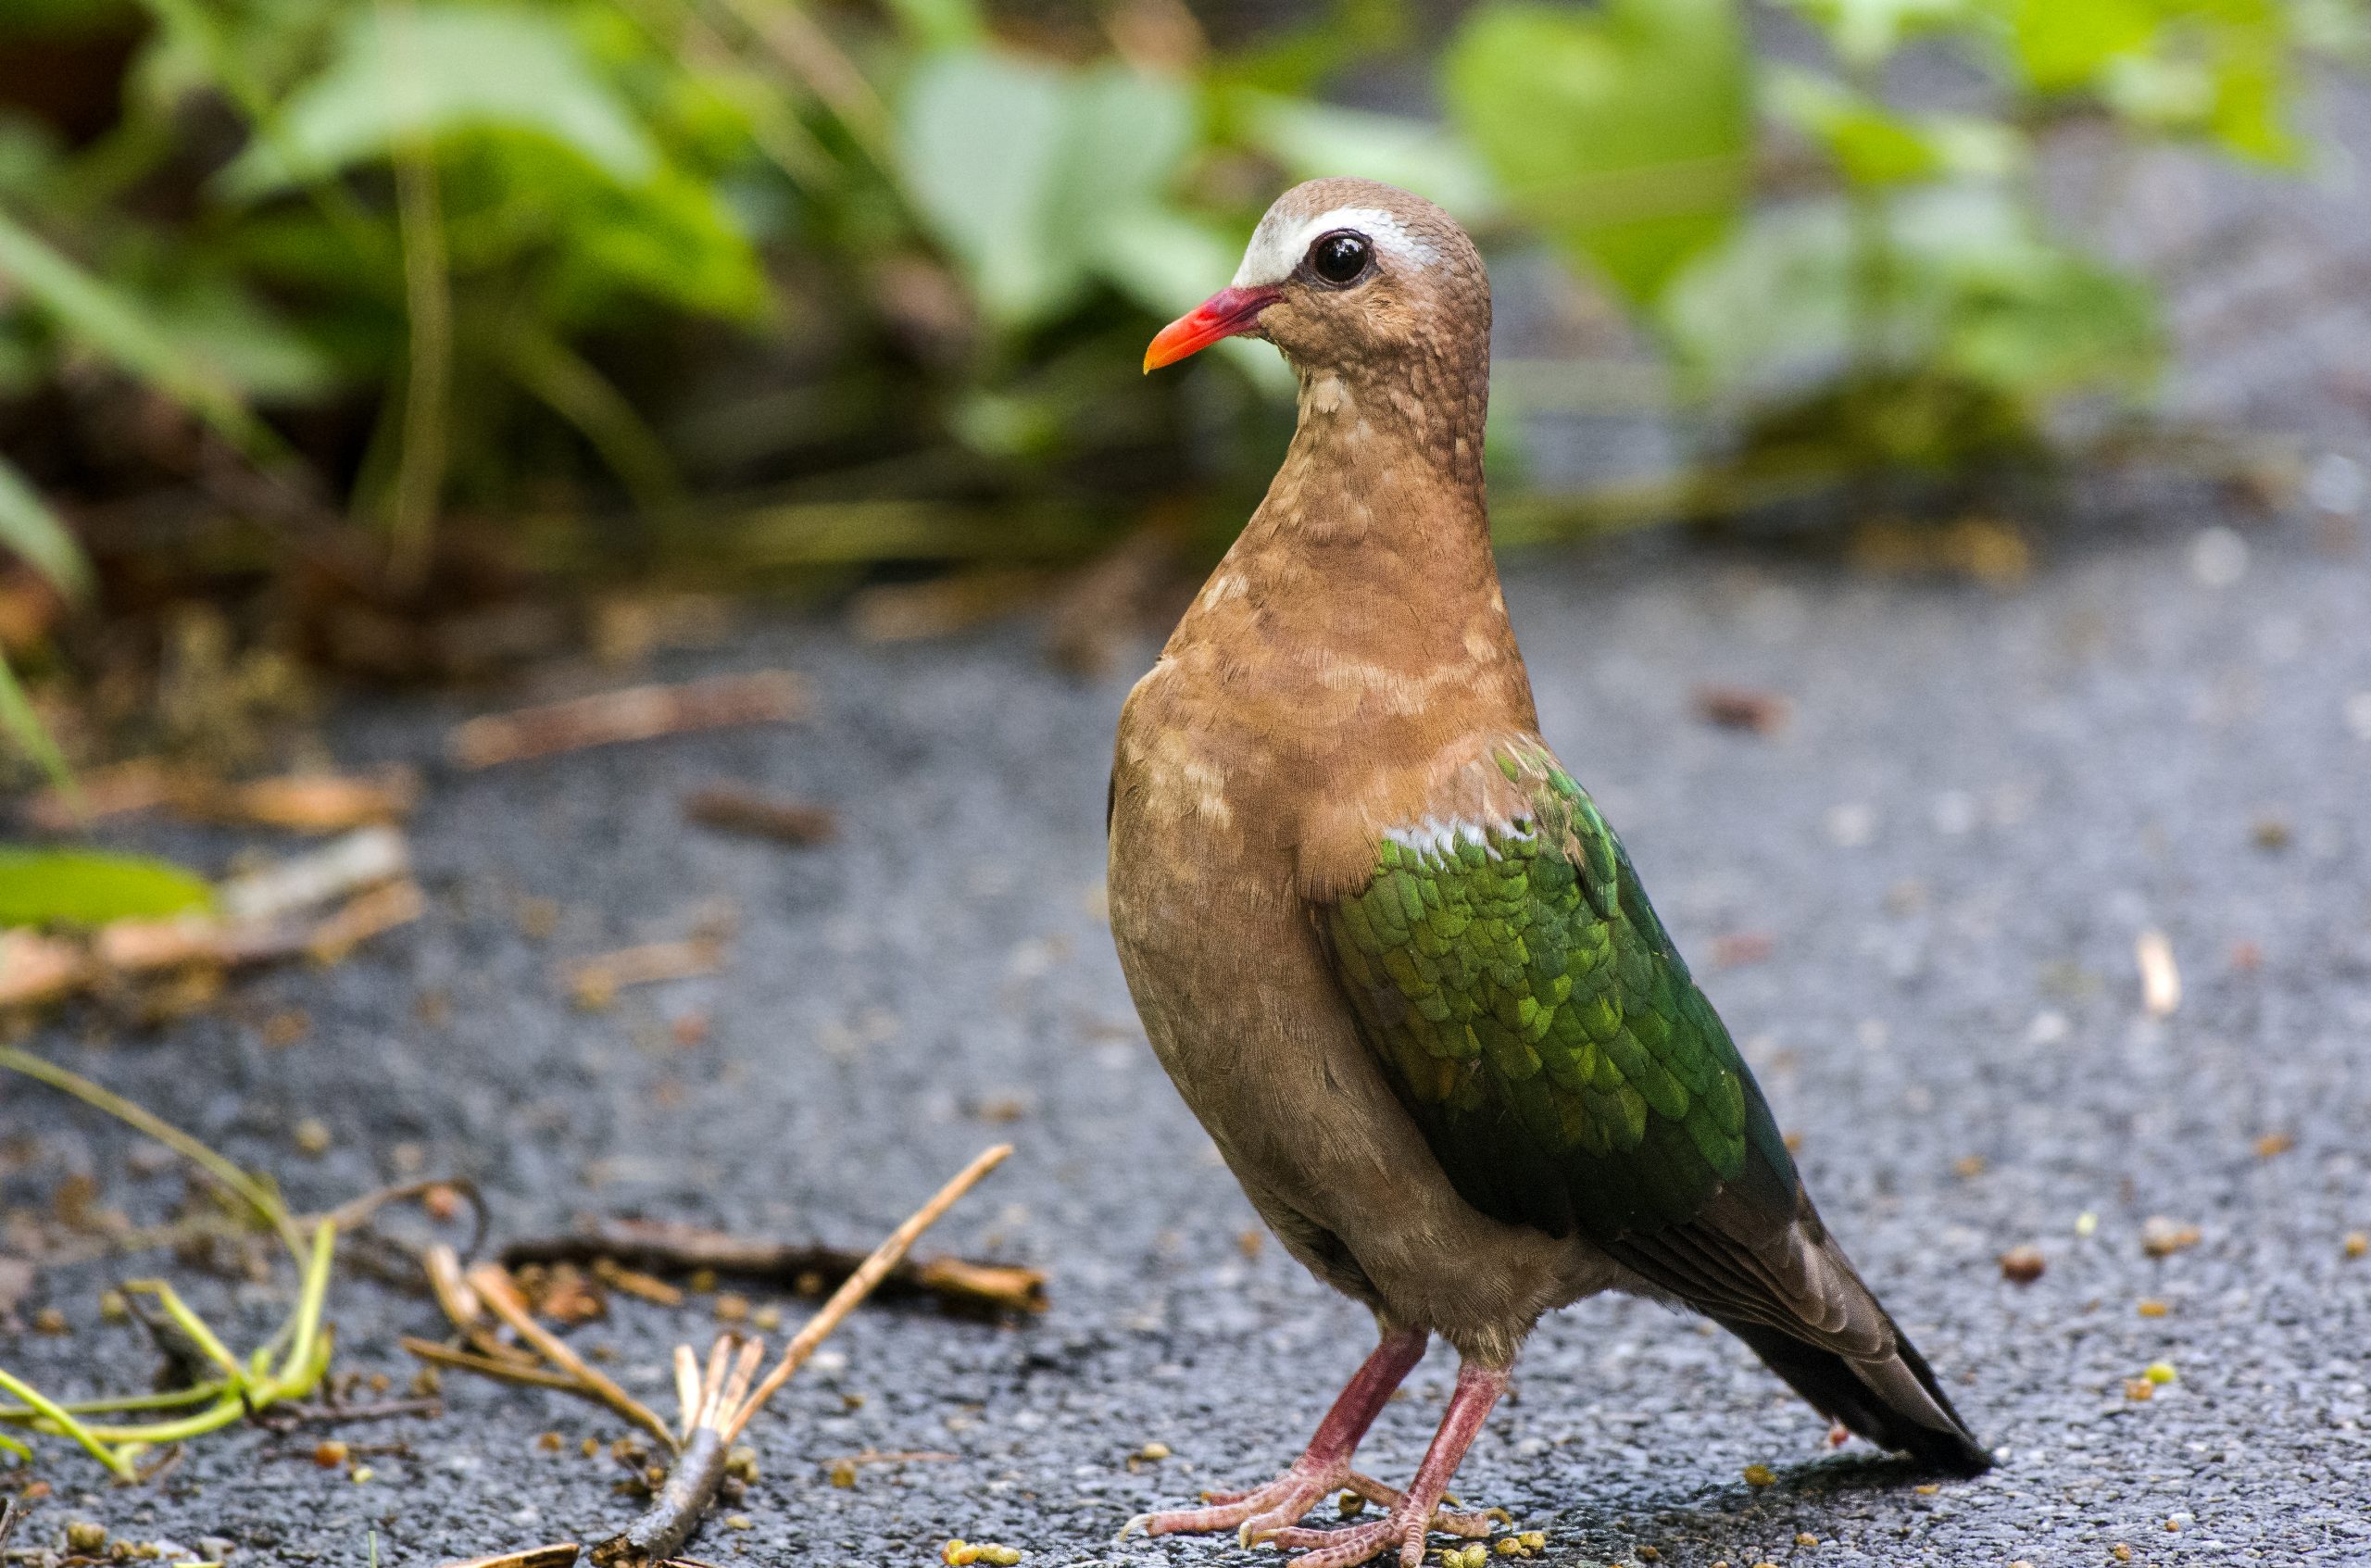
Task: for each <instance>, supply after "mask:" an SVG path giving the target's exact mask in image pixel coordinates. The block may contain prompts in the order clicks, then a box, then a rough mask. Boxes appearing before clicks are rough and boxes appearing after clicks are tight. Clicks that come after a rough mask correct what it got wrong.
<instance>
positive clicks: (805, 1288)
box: [502, 1220, 1046, 1312]
mask: <svg viewBox="0 0 2371 1568" xmlns="http://www.w3.org/2000/svg"><path fill="white" fill-rule="evenodd" d="M502 1261H503V1262H504V1263H505V1264H507V1265H508V1266H509V1267H511V1268H514V1269H516V1268H522V1267H524V1266H526V1265H527V1264H530V1263H580V1264H586V1265H590V1266H592V1267H594V1268H595V1269H596V1271H597V1270H598V1268H599V1266H600V1265H601V1264H602V1262H603V1261H609V1262H612V1263H618V1264H622V1265H624V1266H625V1267H626V1268H629V1269H639V1270H643V1271H645V1272H646V1273H658V1274H688V1273H697V1272H698V1271H700V1270H702V1269H707V1270H709V1271H711V1272H713V1273H720V1274H733V1275H737V1276H740V1277H743V1278H746V1279H754V1280H763V1281H766V1282H768V1283H771V1284H774V1285H779V1286H784V1287H785V1288H787V1289H793V1290H798V1291H801V1292H806V1293H812V1292H814V1291H817V1290H821V1289H822V1288H823V1287H825V1286H836V1285H838V1284H839V1283H840V1282H841V1281H842V1280H844V1279H846V1278H847V1277H848V1276H849V1275H850V1274H853V1273H856V1272H857V1270H858V1269H859V1268H861V1267H863V1265H864V1257H863V1255H862V1254H861V1253H859V1252H856V1251H854V1250H852V1249H850V1248H843V1247H823V1246H818V1245H815V1244H812V1243H807V1242H795V1241H775V1240H771V1239H767V1238H764V1237H750V1236H734V1235H731V1234H730V1233H728V1232H725V1231H715V1230H709V1229H706V1228H704V1227H702V1226H698V1225H685V1224H678V1223H672V1222H670V1221H664V1220H593V1221H585V1222H582V1223H581V1224H580V1228H579V1229H578V1230H576V1231H575V1232H574V1233H573V1234H571V1235H568V1236H541V1237H533V1238H529V1239H526V1240H522V1241H514V1242H512V1243H511V1244H510V1245H509V1246H508V1247H506V1248H503V1249H502ZM880 1290H881V1294H882V1295H883V1296H884V1297H886V1296H911V1295H922V1296H932V1297H935V1298H938V1299H939V1300H940V1301H941V1302H943V1303H945V1304H946V1305H947V1306H949V1307H956V1308H961V1309H964V1310H966V1311H1016V1312H1035V1311H1044V1310H1045V1306H1046V1276H1045V1274H1044V1273H1043V1272H1042V1271H1040V1270H1037V1269H1031V1268H1023V1267H1022V1266H1021V1265H1019V1264H1016V1263H981V1262H973V1261H970V1260H968V1259H963V1258H943V1257H942V1258H917V1259H910V1260H908V1261H904V1262H901V1263H899V1264H898V1265H897V1267H896V1268H894V1269H892V1270H891V1271H890V1272H889V1273H888V1275H887V1277H886V1278H884V1279H883V1280H882V1282H881V1286H880Z"/></svg>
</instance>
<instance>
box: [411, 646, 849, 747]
mask: <svg viewBox="0 0 2371 1568" xmlns="http://www.w3.org/2000/svg"><path fill="white" fill-rule="evenodd" d="M807 706H808V703H807V683H806V682H805V681H803V680H801V679H800V678H799V677H798V676H797V675H794V674H792V673H791V672H790V671H787V670H759V671H753V672H751V673H749V674H746V675H717V676H712V677H710V678H709V679H708V680H705V681H694V682H691V683H690V684H686V685H681V686H629V687H627V688H626V689H625V690H623V691H615V692H602V693H600V694H598V695H596V696H581V697H577V698H575V699H574V700H572V701H569V702H553V703H546V704H545V705H544V706H542V707H540V708H523V709H520V710H519V711H517V712H515V713H489V714H486V715H484V716H483V717H481V718H476V719H471V720H469V721H466V722H464V723H461V724H458V725H456V726H455V727H454V729H453V733H452V734H450V735H449V736H448V737H447V738H446V740H445V755H446V756H448V757H450V758H451V759H453V761H455V762H456V763H458V764H459V765H460V766H461V767H464V768H490V767H493V766H494V765H495V764H496V763H498V762H521V761H525V760H527V759H530V758H535V757H551V756H555V755H557V754H558V753H560V752H563V751H581V750H583V749H584V748H585V747H587V746H614V745H616V744H618V743H619V742H621V741H632V740H652V739H656V738H657V737H659V736H660V735H672V734H684V733H685V732H687V731H692V730H712V729H717V728H719V727H721V726H723V725H727V724H767V723H779V722H781V721H784V720H788V719H801V718H804V717H806V714H807Z"/></svg>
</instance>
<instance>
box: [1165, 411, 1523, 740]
mask: <svg viewBox="0 0 2371 1568" xmlns="http://www.w3.org/2000/svg"><path fill="white" fill-rule="evenodd" d="M1454 380H1455V381H1456V382H1457V384H1454V385H1436V386H1434V387H1431V388H1424V387H1423V386H1422V385H1421V383H1411V380H1410V379H1409V378H1408V377H1407V376H1406V375H1405V374H1404V373H1403V374H1400V375H1399V376H1397V377H1395V378H1392V379H1386V378H1382V377H1379V376H1361V375H1359V374H1356V373H1355V372H1353V373H1343V372H1337V371H1325V370H1319V371H1314V372H1304V373H1303V375H1302V377H1301V397H1300V422H1299V426H1298V429H1297V430H1296V431H1295V432H1294V434H1293V442H1292V447H1291V450H1290V451H1289V452H1288V453H1287V454H1286V458H1285V462H1284V466H1283V467H1282V468H1281V469H1279V470H1277V473H1276V477H1275V480H1274V481H1273V483H1271V484H1270V486H1269V489H1268V495H1267V498H1266V499H1265V500H1264V501H1262V502H1261V506H1260V509H1259V510H1258V511H1257V512H1256V513H1254V514H1253V516H1252V519H1251V521H1250V523H1249V524H1248V526H1247V527H1246V528H1245V530H1244V532H1243V534H1242V536H1241V537H1240V538H1238V539H1237V540H1236V544H1235V547H1234V548H1233V549H1232V550H1230V551H1229V552H1228V554H1227V558H1226V559H1225V560H1224V561H1223V562H1222V563H1221V565H1220V566H1219V568H1218V570H1217V571H1216V572H1214V573H1213V574H1212V576H1211V582H1210V583H1209V585H1208V586H1207V587H1205V589H1204V590H1203V593H1202V594H1201V596H1199V598H1198V600H1197V603H1196V605H1195V608H1194V609H1193V610H1192V611H1190V612H1189V613H1188V614H1187V616H1186V620H1185V621H1184V622H1183V623H1181V624H1180V626H1179V627H1178V633H1177V637H1176V639H1174V640H1173V643H1172V651H1173V652H1177V651H1182V649H1183V648H1185V647H1186V646H1194V645H1198V646H1200V647H1202V648H1204V649H1207V650H1211V651H1213V652H1219V651H1222V650H1223V653H1224V654H1225V655H1226V656H1227V657H1225V658H1224V659H1223V664H1222V667H1223V668H1227V669H1231V670H1232V671H1235V672H1236V676H1235V677H1234V678H1230V679H1228V680H1227V681H1226V682H1225V683H1224V684H1226V685H1228V686H1229V687H1230V688H1232V689H1234V690H1236V692H1237V694H1238V696H1241V695H1248V694H1246V693H1245V689H1244V688H1245V687H1246V686H1247V685H1248V686H1254V687H1264V688H1265V689H1266V693H1267V695H1268V696H1270V697H1271V698H1273V699H1274V700H1278V701H1281V702H1283V703H1285V704H1286V705H1287V706H1289V707H1293V708H1296V709H1304V710H1306V711H1310V712H1314V711H1316V710H1317V709H1320V708H1322V709H1323V710H1325V711H1328V712H1334V713H1339V714H1341V715H1343V716H1344V717H1345V718H1349V717H1350V716H1351V715H1352V714H1354V713H1355V714H1356V717H1357V721H1360V722H1373V721H1375V720H1376V719H1377V718H1378V716H1379V715H1380V714H1381V713H1383V712H1385V711H1386V710H1387V711H1389V712H1391V713H1392V714H1393V715H1394V716H1395V717H1396V718H1397V719H1399V720H1401V721H1406V720H1409V719H1413V718H1415V717H1416V716H1417V714H1418V711H1419V710H1420V709H1421V710H1426V711H1427V712H1428V714H1429V719H1430V720H1431V721H1436V722H1440V723H1452V722H1453V723H1458V724H1463V723H1468V722H1470V723H1473V724H1474V725H1476V726H1482V727H1488V728H1494V729H1495V728H1499V727H1503V726H1507V725H1510V724H1513V725H1517V726H1521V727H1528V726H1530V725H1531V724H1533V723H1535V722H1536V720H1535V719H1534V717H1533V714H1532V706H1531V690H1530V683H1529V680H1528V678H1527V677H1526V676H1525V674H1524V668H1523V660H1522V657H1521V655H1520V654H1519V653H1518V652H1517V650H1516V647H1515V642H1514V633H1513V632H1512V629H1511V628H1510V626H1509V624H1508V621H1507V614H1506V601H1505V600H1504V598H1503V597H1501V596H1500V593H1499V571H1498V563H1497V562H1496V560H1495V559H1494V558H1492V556H1491V552H1490V522H1489V509H1488V507H1487V501H1486V498H1485V495H1484V491H1483V482H1482V419H1483V412H1484V399H1485V397H1486V395H1487V393H1486V392H1485V390H1484V384H1483V383H1484V380H1485V378H1484V377H1483V376H1482V375H1480V374H1475V375H1474V376H1472V377H1470V378H1454ZM1320 690H1323V691H1325V692H1327V693H1330V694H1332V695H1331V696H1329V697H1328V698H1327V699H1326V700H1325V701H1324V702H1323V703H1322V704H1321V703H1318V702H1317V701H1315V699H1314V696H1313V694H1314V693H1316V692H1318V691H1320ZM1358 690H1366V691H1368V692H1369V695H1370V697H1371V700H1370V701H1366V702H1354V703H1347V704H1346V703H1344V702H1342V701H1339V700H1337V699H1338V698H1341V697H1343V696H1349V695H1351V694H1352V693H1353V692H1354V691H1358ZM1296 694H1298V695H1296ZM1419 694H1421V695H1419ZM1426 727H1427V728H1429V727H1431V726H1430V724H1429V723H1428V724H1427V726H1426Z"/></svg>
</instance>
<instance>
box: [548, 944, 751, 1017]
mask: <svg viewBox="0 0 2371 1568" xmlns="http://www.w3.org/2000/svg"><path fill="white" fill-rule="evenodd" d="M723 966H724V942H723V939H722V938H721V937H720V936H717V935H699V936H693V937H688V938H686V939H684V940H683V941H680V942H648V943H645V944H643V945H642V946H641V947H621V948H619V949H618V950H617V951H616V952H613V953H603V954H600V955H599V956H598V957H596V958H590V959H582V960H578V961H577V962H575V963H572V964H570V965H568V966H567V968H566V969H565V970H563V971H562V978H563V980H564V981H565V982H566V984H567V986H568V994H569V996H570V997H571V998H572V999H573V1000H574V1001H575V1003H576V1005H577V1006H578V1007H581V1008H583V1009H584V1010H586V1011H588V1012H590V1011H597V1010H600V1009H602V1008H606V1007H608V1005H609V1004H610V1003H611V1002H614V1001H616V1000H617V999H618V993H619V992H620V991H621V990H623V989H624V988H625V987H627V986H629V985H652V984H655V983H656V982H659V981H661V980H688V979H690V978H692V977H693V976H695V975H700V974H714V973H715V972H717V971H718V970H720V969H721V968H722V967H723Z"/></svg>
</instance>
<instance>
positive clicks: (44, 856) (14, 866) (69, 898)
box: [0, 846, 214, 926]
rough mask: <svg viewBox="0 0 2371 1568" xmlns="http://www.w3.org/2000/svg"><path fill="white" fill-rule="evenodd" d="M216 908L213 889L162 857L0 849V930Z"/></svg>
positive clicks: (155, 917) (149, 917)
mask: <svg viewBox="0 0 2371 1568" xmlns="http://www.w3.org/2000/svg"><path fill="white" fill-rule="evenodd" d="M213 907H214V893H213V890H212V889H211V888H209V887H207V884H205V883H204V882H202V881H200V880H199V879H198V878H196V877H194V876H192V875H191V874H190V873H189V872H185V871H183V870H182V869H181V868H180V867H179V866H175V865H170V864H168V863H167V862H165V861H163V860H152V859H145V858H144V857H141V856H136V855H107V854H101V853H98V852H97V851H94V850H86V849H24V848H17V847H8V846H0V926H8V925H54V924H66V925H103V924H105V923H107V922H108V921H112V920H160V919H162V918H164V917H165V916H167V915H177V914H182V913H186V912H190V911H204V910H207V909H212V908H213Z"/></svg>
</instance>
